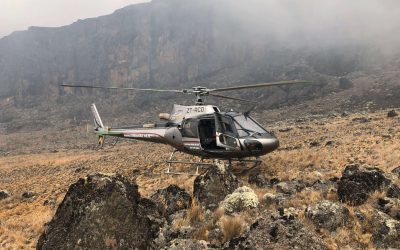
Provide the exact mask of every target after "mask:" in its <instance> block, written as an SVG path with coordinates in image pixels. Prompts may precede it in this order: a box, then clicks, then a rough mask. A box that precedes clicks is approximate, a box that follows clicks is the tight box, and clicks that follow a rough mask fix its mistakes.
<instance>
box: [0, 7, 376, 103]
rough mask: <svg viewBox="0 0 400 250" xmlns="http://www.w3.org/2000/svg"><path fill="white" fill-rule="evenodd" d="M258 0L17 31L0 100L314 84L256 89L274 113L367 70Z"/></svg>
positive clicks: (1, 72) (4, 60)
mask: <svg viewBox="0 0 400 250" xmlns="http://www.w3.org/2000/svg"><path fill="white" fill-rule="evenodd" d="M257 1H258V2H260V1H259V0H251V1H249V2H248V4H247V2H246V5H243V6H246V8H239V7H238V6H241V5H236V4H235V3H236V1H228V0H221V1H212V0H154V1H152V2H150V3H145V4H138V5H131V6H128V7H125V8H123V9H120V10H117V11H115V12H114V13H113V14H111V15H107V16H102V17H98V18H91V19H86V20H79V21H77V22H75V23H73V24H71V25H69V26H63V27H59V28H39V27H31V28H29V29H28V30H27V31H22V32H15V33H13V34H11V35H10V36H8V37H5V38H3V39H0V98H4V97H9V96H15V99H16V100H17V101H20V102H21V101H23V100H25V99H26V98H27V97H29V96H43V95H47V96H52V97H54V98H58V97H59V96H60V95H63V94H65V91H72V90H70V89H69V90H64V89H61V88H59V87H58V85H60V84H62V83H69V84H96V85H103V86H134V87H159V88H181V87H188V86H193V85H195V84H196V85H197V84H202V85H206V86H210V85H211V86H216V85H217V84H218V86H222V85H226V84H228V83H229V84H235V83H239V82H243V83H246V82H261V81H273V80H284V79H307V80H313V81H314V82H316V83H318V88H317V89H316V88H315V87H310V88H299V87H291V88H288V89H284V90H282V89H281V90H279V89H275V90H273V91H272V90H271V91H269V90H262V91H261V93H264V95H263V96H262V97H263V101H264V102H265V103H266V104H268V106H271V105H272V106H273V105H275V104H277V103H282V102H283V103H291V102H293V100H299V99H308V98H310V97H312V96H314V97H315V96H321V95H324V94H326V93H329V92H331V91H332V90H334V89H335V88H336V85H337V79H336V80H335V77H337V76H343V75H347V74H349V73H351V72H353V71H356V70H360V69H363V68H364V67H365V65H366V60H365V59H366V58H367V57H368V56H369V50H366V48H365V47H364V46H363V45H360V44H356V43H354V42H353V43H351V42H348V41H345V40H343V39H342V41H341V40H340V37H339V38H338V39H337V40H336V41H332V40H330V39H326V38H325V39H326V40H327V41H325V40H321V39H320V38H318V37H322V36H321V35H319V36H315V37H311V38H310V37H307V36H306V34H303V33H302V31H301V30H300V31H296V30H295V31H292V32H289V33H287V30H288V28H287V27H286V28H285V26H284V25H282V24H281V22H284V21H285V20H284V19H285V17H284V16H283V17H281V16H280V15H278V14H276V15H275V17H273V16H272V17H270V15H273V13H274V10H273V9H265V8H264V9H263V8H261V7H260V6H261V5H260V4H259V3H258V2H257ZM238 2H240V1H238ZM261 2H262V1H261ZM257 3H258V4H257ZM287 7H288V8H291V6H290V5H288V6H287ZM293 20H294V21H296V20H295V18H294V19H293ZM299 27H300V26H299ZM285 32H286V33H285ZM318 39H320V40H318ZM367 61H368V60H367ZM367 64H368V63H367ZM335 84H336V85H335ZM336 89H337V88H336ZM289 90H294V91H291V92H289ZM317 90H318V91H317ZM74 91H76V92H79V91H81V90H74ZM282 91H283V92H282ZM245 95H246V94H245ZM245 97H246V96H245Z"/></svg>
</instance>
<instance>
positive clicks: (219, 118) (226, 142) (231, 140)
mask: <svg viewBox="0 0 400 250" xmlns="http://www.w3.org/2000/svg"><path fill="white" fill-rule="evenodd" d="M215 125H216V137H217V138H216V140H217V146H219V147H223V148H226V149H231V150H232V149H233V150H240V143H239V139H237V137H236V129H235V126H234V124H233V121H232V119H231V118H230V117H228V116H223V115H221V114H215Z"/></svg>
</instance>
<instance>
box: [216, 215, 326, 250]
mask: <svg viewBox="0 0 400 250" xmlns="http://www.w3.org/2000/svg"><path fill="white" fill-rule="evenodd" d="M224 249H227V250H228V249H229V250H230V249H318V250H320V249H328V247H327V245H326V244H325V242H324V241H323V239H322V238H321V237H320V236H319V235H317V234H316V233H315V231H314V230H312V229H311V228H308V227H306V226H305V225H304V224H302V223H301V222H300V221H299V220H298V219H296V218H295V219H292V220H285V219H282V218H281V216H279V215H278V214H275V213H272V214H271V212H270V211H266V212H264V214H261V219H259V220H258V221H256V222H255V223H254V224H253V225H252V226H251V227H250V230H249V231H247V232H246V233H244V234H243V235H241V236H240V237H238V238H235V239H232V240H231V241H229V242H227V243H225V245H224Z"/></svg>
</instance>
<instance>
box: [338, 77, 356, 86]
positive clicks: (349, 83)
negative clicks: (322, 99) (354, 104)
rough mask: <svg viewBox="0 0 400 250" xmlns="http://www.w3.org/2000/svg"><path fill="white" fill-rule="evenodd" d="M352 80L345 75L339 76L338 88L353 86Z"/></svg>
mask: <svg viewBox="0 0 400 250" xmlns="http://www.w3.org/2000/svg"><path fill="white" fill-rule="evenodd" d="M353 85H354V84H353V82H352V81H350V80H349V79H347V78H346V77H340V78H339V88H341V89H349V88H351V87H353Z"/></svg>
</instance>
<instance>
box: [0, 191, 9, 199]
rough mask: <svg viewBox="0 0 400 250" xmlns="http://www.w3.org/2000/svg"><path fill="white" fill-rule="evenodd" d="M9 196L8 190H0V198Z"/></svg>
mask: <svg viewBox="0 0 400 250" xmlns="http://www.w3.org/2000/svg"><path fill="white" fill-rule="evenodd" d="M10 196H11V195H10V192H8V191H7V190H0V200H3V199H6V198H8V197H10Z"/></svg>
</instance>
